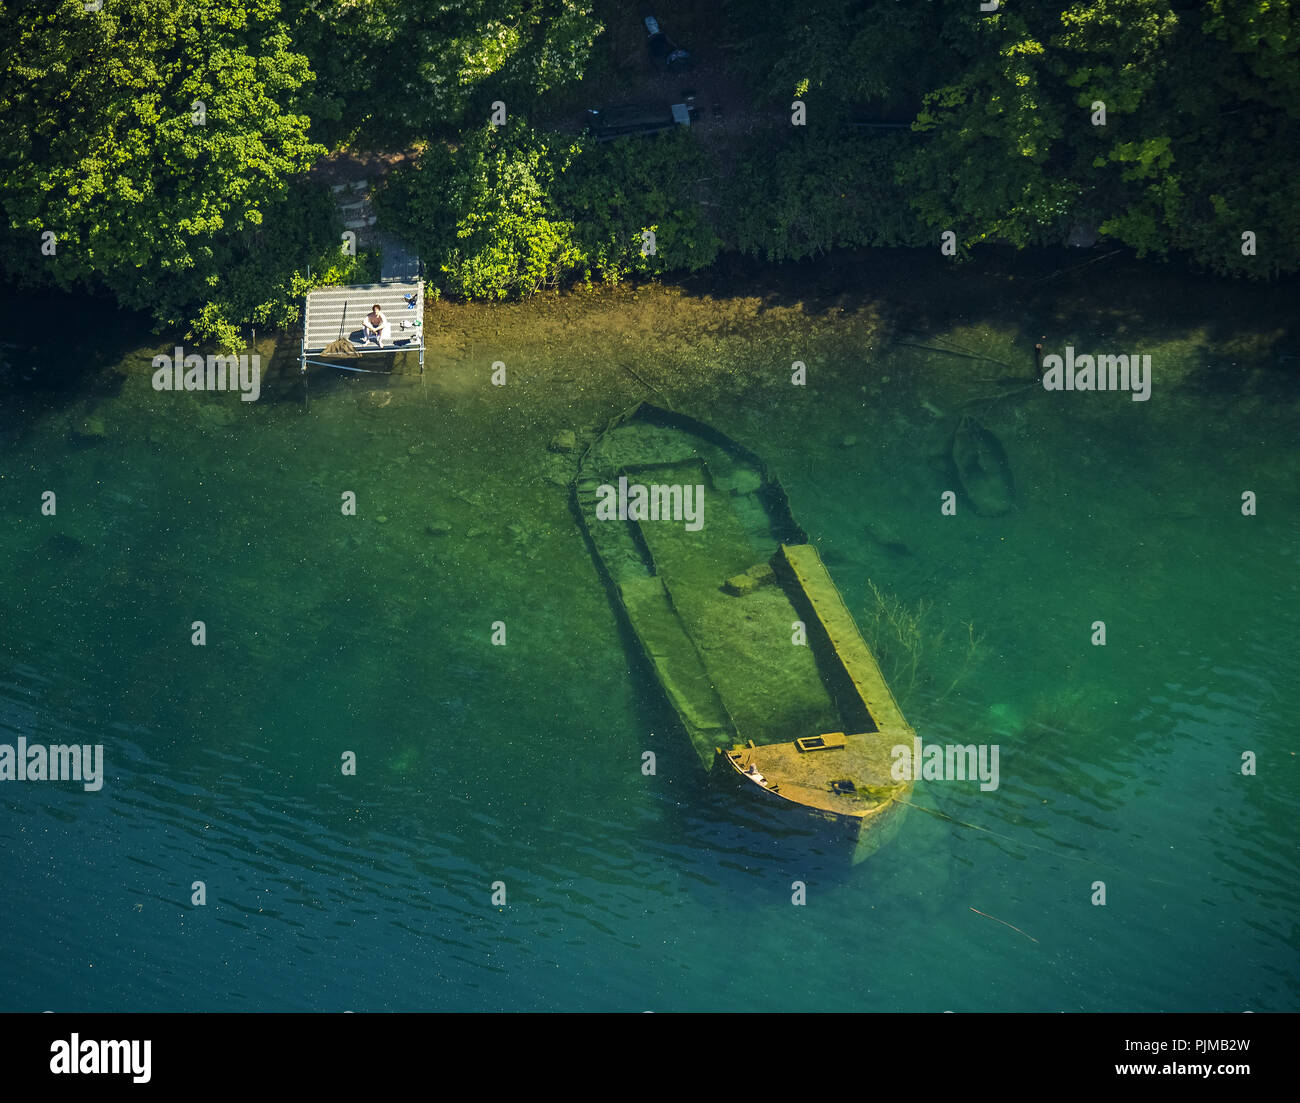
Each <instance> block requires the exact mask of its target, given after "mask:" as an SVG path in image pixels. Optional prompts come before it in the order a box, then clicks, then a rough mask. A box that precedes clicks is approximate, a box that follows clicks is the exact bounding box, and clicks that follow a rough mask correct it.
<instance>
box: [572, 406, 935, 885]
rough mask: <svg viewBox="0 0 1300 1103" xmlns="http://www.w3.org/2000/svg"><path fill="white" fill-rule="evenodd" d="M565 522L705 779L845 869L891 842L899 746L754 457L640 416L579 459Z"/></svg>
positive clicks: (851, 627) (822, 579)
mask: <svg viewBox="0 0 1300 1103" xmlns="http://www.w3.org/2000/svg"><path fill="white" fill-rule="evenodd" d="M574 498H575V507H576V509H577V510H578V513H579V515H580V517H581V520H582V524H583V526H584V528H585V529H586V532H587V534H588V536H589V538H590V542H591V545H592V549H593V552H594V554H595V558H596V560H597V563H598V565H599V567H600V569H601V571H602V573H603V574H604V576H605V579H606V582H607V583H608V587H609V589H610V591H611V594H612V595H613V597H614V599H615V601H616V604H617V606H618V607H619V608H620V610H621V612H622V613H623V614H624V615H625V617H626V620H627V623H628V624H629V625H630V627H631V630H632V633H633V634H634V635H635V637H636V639H637V640H638V641H639V643H640V646H641V649H642V650H643V652H644V653H645V656H646V658H647V660H648V662H649V664H650V666H651V668H652V669H653V670H654V673H655V675H656V677H657V679H658V681H659V684H660V686H661V687H662V689H663V691H664V694H665V695H666V697H667V699H668V701H669V702H670V703H671V705H672V706H673V709H674V710H675V711H676V713H677V715H678V717H680V719H681V723H682V726H683V727H684V728H685V730H686V734H687V735H688V736H689V737H690V740H691V743H692V744H693V745H694V748H695V750H696V752H697V754H698V755H699V757H700V760H701V762H702V763H703V764H704V767H705V769H706V770H708V771H710V776H711V777H712V778H713V779H715V780H716V781H717V782H719V783H721V784H723V785H726V786H729V787H732V788H734V789H735V790H736V791H737V792H738V794H740V795H741V796H742V797H743V798H744V799H746V800H751V801H758V802H761V803H762V804H763V805H764V806H766V807H767V808H768V809H770V810H772V811H773V812H774V813H775V814H776V816H777V819H778V821H779V822H789V819H790V818H793V819H794V820H795V821H797V822H798V824H799V825H801V826H803V827H811V828H812V829H813V830H812V831H811V832H810V834H811V835H812V836H814V837H816V838H819V839H827V838H829V840H830V841H831V842H832V843H833V849H834V850H836V851H840V850H843V851H844V852H845V854H846V856H848V857H849V858H850V860H852V861H854V862H857V861H860V860H862V859H863V858H865V857H867V856H868V855H869V854H871V853H872V852H873V851H875V850H876V849H877V848H878V847H879V846H880V845H881V844H882V843H884V842H886V841H888V840H889V839H890V838H892V837H893V835H894V834H895V833H896V831H897V829H898V827H899V825H900V823H901V821H902V817H903V813H904V811H905V809H906V798H907V796H908V795H909V793H910V790H911V784H912V783H911V781H910V780H907V781H899V780H896V779H895V778H894V777H893V776H892V774H891V766H892V765H893V762H894V756H893V755H892V754H891V751H892V748H894V747H896V746H899V745H905V746H907V747H908V748H911V747H912V745H913V744H912V741H913V738H914V736H915V733H914V732H913V730H912V729H911V728H910V727H909V726H908V724H907V722H906V721H905V720H904V718H903V714H902V712H901V711H900V710H899V707H898V704H897V703H896V702H895V700H894V697H893V695H892V694H891V693H890V691H889V687H888V686H887V685H886V683H885V679H884V677H883V675H882V674H881V672H880V667H879V666H878V665H877V663H876V660H875V658H874V656H873V655H872V653H871V650H870V649H869V647H868V646H867V644H866V642H865V641H864V640H863V638H862V635H861V633H860V632H859V630H858V627H857V625H856V624H855V623H854V621H853V617H852V616H851V615H850V613H849V611H848V609H847V607H846V606H845V604H844V600H843V598H842V597H841V596H840V593H839V590H838V589H836V587H835V584H834V583H833V582H832V581H831V578H830V576H829V575H828V574H827V571H826V568H825V566H824V565H823V563H822V560H821V557H820V556H819V555H818V553H817V549H816V547H815V546H814V545H812V544H811V543H809V541H808V537H807V534H806V533H805V532H804V530H803V529H802V528H800V527H799V525H798V524H797V523H796V522H795V520H794V518H793V517H792V516H791V513H790V507H789V502H788V500H787V497H786V494H785V491H784V490H783V489H782V487H781V485H780V483H779V482H778V481H777V479H776V478H775V477H774V476H773V475H772V474H771V473H770V472H769V471H768V470H767V468H766V466H765V465H764V464H763V462H762V460H760V459H759V458H758V456H756V455H755V454H754V453H753V452H751V451H749V450H748V449H746V448H744V447H742V446H741V445H739V444H737V443H736V442H735V441H733V440H731V439H730V438H728V437H726V436H724V435H723V434H722V433H719V432H718V431H716V430H715V429H713V428H711V427H710V426H708V425H705V424H704V423H703V422H699V421H696V420H695V419H693V418H690V417H687V416H685V415H683V414H680V413H676V412H674V411H671V410H666V409H662V408H660V407H657V406H653V405H651V404H649V403H641V404H640V405H638V406H636V407H635V408H634V409H632V410H630V411H628V412H627V413H625V414H623V415H621V416H620V417H617V418H615V419H614V420H613V421H611V422H610V423H609V425H608V426H606V428H605V429H604V430H603V431H602V432H601V434H600V435H599V436H598V437H597V438H596V439H595V440H594V441H593V442H592V444H591V445H590V446H589V447H588V449H587V450H586V452H585V453H584V454H583V456H582V458H581V460H580V462H579V466H578V471H577V475H576V477H575V481H574Z"/></svg>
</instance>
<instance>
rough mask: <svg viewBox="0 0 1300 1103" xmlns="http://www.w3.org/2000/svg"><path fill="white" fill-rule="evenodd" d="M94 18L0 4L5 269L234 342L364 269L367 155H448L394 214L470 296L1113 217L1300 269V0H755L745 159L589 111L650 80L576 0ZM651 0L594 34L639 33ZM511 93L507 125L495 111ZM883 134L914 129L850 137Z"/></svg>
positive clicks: (1263, 272) (1133, 237)
mask: <svg viewBox="0 0 1300 1103" xmlns="http://www.w3.org/2000/svg"><path fill="white" fill-rule="evenodd" d="M86 7H87V5H86V3H85V0H60V2H58V3H54V4H53V5H51V4H49V3H43V4H38V3H25V2H22V0H0V34H3V35H4V40H5V42H6V50H5V53H4V55H3V58H2V59H0V239H3V240H2V244H3V253H2V256H3V259H2V260H0V265H2V266H3V272H4V274H5V275H6V276H7V277H8V278H9V279H11V280H18V281H29V282H30V281H45V282H49V283H53V284H56V285H58V286H61V287H65V288H72V287H91V288H99V289H104V290H107V291H109V292H111V293H112V294H113V295H115V296H116V297H117V298H118V299H119V301H121V302H122V303H123V304H124V305H125V306H129V307H133V308H145V309H148V310H150V311H151V312H152V313H153V316H154V317H155V319H156V320H157V323H158V324H159V326H160V327H167V328H181V329H185V330H187V331H188V332H189V333H191V334H193V335H194V336H196V337H198V338H201V339H206V340H212V341H217V342H221V343H225V344H230V343H232V342H234V341H235V340H236V337H237V334H238V331H239V330H240V328H241V327H243V326H245V325H247V324H248V323H250V322H251V323H260V324H268V325H287V324H289V323H290V322H291V321H292V320H293V319H294V317H295V316H296V312H297V310H298V308H299V302H300V298H301V293H302V291H303V290H304V289H305V288H306V286H307V279H306V272H307V269H308V267H309V266H311V267H312V269H313V270H314V271H316V272H317V274H318V277H319V275H320V273H321V272H322V271H326V272H328V273H329V276H330V278H336V279H348V278H350V277H351V276H352V275H354V274H355V272H354V269H353V268H352V266H351V264H352V262H350V261H348V260H346V259H341V258H340V256H339V250H338V241H339V237H338V234H339V230H340V228H341V227H340V225H339V222H338V218H337V214H336V212H335V210H334V207H333V204H332V202H331V199H330V196H329V194H328V193H327V192H326V191H325V190H324V189H322V188H320V187H316V186H313V185H312V184H311V183H310V182H309V180H310V178H309V177H308V176H307V170H308V169H309V168H311V166H312V165H313V164H315V163H316V162H317V161H319V160H320V159H321V158H322V157H323V156H324V155H325V154H326V153H327V152H328V151H332V150H336V149H339V148H342V147H346V146H348V145H349V144H353V145H358V146H361V147H363V148H367V149H380V150H390V151H395V150H401V149H407V148H409V147H412V146H414V147H416V148H423V149H424V153H423V154H422V156H421V157H420V158H419V159H418V161H416V162H415V163H414V164H413V165H411V166H410V167H409V168H407V169H405V170H402V171H401V172H399V173H398V174H396V176H395V177H394V178H393V179H391V180H390V181H389V184H388V186H387V187H386V188H385V189H383V190H382V194H381V195H380V196H379V199H378V207H379V210H380V212H381V215H382V217H383V219H384V220H385V222H386V223H387V224H388V225H389V226H391V227H393V228H396V229H398V230H400V231H401V232H403V233H405V234H407V235H409V236H410V238H411V240H412V243H413V244H415V245H416V246H417V247H418V248H419V250H420V252H421V255H422V256H423V257H424V259H425V261H426V263H427V264H428V267H429V269H430V279H431V280H432V281H433V282H434V283H435V284H436V285H437V287H438V288H439V289H440V290H441V291H443V292H445V293H447V294H450V295H460V296H470V297H486V298H500V297H506V296H516V295H527V294H530V293H532V292H533V291H534V290H536V289H537V288H540V287H546V286H555V285H556V284H558V283H560V282H562V281H564V280H567V279H585V280H592V279H603V280H619V279H624V278H627V277H629V276H635V275H643V276H649V275H659V274H664V273H669V272H673V271H698V270H700V269H702V268H705V267H707V266H708V265H710V264H711V263H713V261H714V260H715V259H716V258H717V257H718V255H719V254H720V253H723V252H734V253H740V254H744V255H749V256H754V257H761V258H764V259H768V260H801V259H812V258H816V257H818V256H821V255H823V254H825V253H826V252H827V251H829V250H833V249H842V248H862V247H872V246H897V245H915V246H924V247H929V248H933V247H935V246H936V245H937V242H938V240H939V235H940V234H941V233H942V232H943V231H945V230H952V231H953V232H954V233H955V234H956V236H957V238H958V241H959V242H960V244H961V246H962V249H963V251H969V250H970V249H973V248H977V247H978V246H979V245H980V244H981V243H988V242H1004V243H1010V244H1012V245H1015V246H1021V247H1023V246H1030V245H1051V244H1060V243H1062V242H1063V241H1064V240H1065V238H1066V236H1067V234H1068V233H1070V232H1071V230H1072V229H1074V230H1076V231H1078V230H1079V229H1080V228H1085V229H1088V228H1090V229H1092V230H1094V231H1096V232H1097V233H1099V234H1100V235H1101V236H1102V237H1103V238H1104V239H1107V240H1109V241H1111V242H1114V243H1118V244H1120V245H1124V246H1128V247H1131V248H1132V249H1133V250H1135V251H1136V252H1137V253H1138V254H1139V255H1141V256H1145V255H1151V256H1153V257H1162V258H1175V257H1181V258H1184V259H1185V260H1187V261H1189V262H1191V263H1192V264H1194V265H1198V266H1201V267H1204V268H1208V269H1211V270H1213V271H1216V272H1219V273H1223V274H1230V275H1240V276H1245V277H1251V278H1263V277H1270V276H1274V275H1277V274H1279V273H1286V272H1294V271H1296V269H1297V264H1298V261H1297V257H1300V171H1298V170H1300V165H1298V164H1297V162H1298V161H1300V152H1297V151H1300V141H1298V140H1297V139H1300V34H1298V33H1297V26H1296V17H1297V11H1296V7H1297V0H1204V2H1201V0H1074V2H1071V3H1060V2H1059V0H1058V2H1056V3H1050V2H1048V0H1014V2H1012V0H1007V2H1004V3H1003V4H1002V5H1001V6H1000V7H999V8H998V10H996V11H994V12H989V13H985V12H981V11H979V5H978V4H977V3H974V2H973V0H935V2H934V3H925V4H920V3H901V2H898V0H807V2H806V3H803V4H799V5H791V4H787V3H783V2H778V0H729V2H728V3H726V5H725V15H724V16H722V17H717V16H715V17H714V20H715V25H716V26H717V27H719V28H726V29H725V32H724V33H725V35H726V37H727V39H728V40H729V41H728V42H726V43H725V48H723V47H722V46H718V47H716V48H715V49H714V51H713V52H714V57H715V61H714V65H715V67H716V66H717V65H722V66H724V67H725V68H726V69H728V70H729V71H730V73H731V75H733V76H738V77H740V78H741V79H742V81H743V83H744V86H745V87H746V88H747V90H748V94H749V96H750V97H751V100H752V102H753V112H752V114H753V116H754V117H755V118H757V119H758V120H759V123H758V126H757V129H755V131H754V132H753V134H752V135H751V136H750V137H748V138H746V139H741V138H729V137H727V136H726V135H725V134H724V135H723V138H722V145H721V146H719V145H718V139H717V138H716V135H717V133H718V132H717V130H716V129H715V130H714V135H715V136H714V137H713V138H710V137H709V136H708V134H707V133H706V134H705V135H704V137H701V136H699V135H698V134H697V132H696V130H695V128H691V129H684V128H683V129H678V130H675V131H673V132H671V133H668V134H661V135H658V136H655V137H629V138H624V139H621V140H618V141H614V142H609V143H597V142H595V141H594V140H593V139H592V138H590V137H588V136H585V135H583V134H581V133H579V127H578V126H577V119H573V120H572V122H571V123H566V122H565V121H564V120H565V119H567V118H568V117H569V115H572V114H574V113H575V112H574V111H570V109H569V105H571V104H572V103H573V102H575V100H574V95H573V93H574V90H575V89H582V88H587V87H588V86H590V88H592V89H593V90H595V89H599V95H601V96H602V97H608V96H611V95H613V96H614V97H615V99H614V100H613V101H609V102H618V100H617V97H618V96H620V95H624V97H625V98H627V97H629V96H632V95H633V94H634V90H635V89H640V90H641V91H640V92H639V93H636V94H641V95H644V94H645V93H644V89H645V88H646V87H647V85H646V84H645V82H644V80H643V79H642V76H643V75H644V68H645V65H646V64H648V63H647V62H646V59H644V58H639V59H638V58H635V57H634V58H633V59H631V60H630V61H629V60H628V59H623V58H620V59H618V60H617V61H611V60H610V56H611V55H610V53H609V51H605V52H604V53H603V54H602V53H601V51H600V50H599V49H598V43H599V41H600V36H601V35H602V32H603V30H604V27H603V24H602V22H601V20H598V19H597V17H596V14H595V10H594V5H593V4H592V3H587V2H584V0H443V2H441V3H437V4H414V3H411V2H410V0H102V3H101V4H100V5H99V8H98V10H94V11H87V10H86ZM635 7H636V5H632V4H629V3H620V2H615V0H609V2H607V3H604V4H602V5H601V9H600V12H601V19H603V20H605V21H618V24H619V26H620V27H621V28H622V31H626V32H628V33H629V34H630V36H631V40H635V39H636V38H637V36H639V35H640V34H641V31H640V28H639V26H638V23H637V21H638V18H639V17H638V14H637V12H636V11H635V10H634V9H635ZM620 33H622V32H620ZM642 41H643V39H642ZM598 58H604V60H603V62H601V64H599V65H598V64H597V60H598ZM620 65H622V66H625V67H627V66H630V68H629V69H628V71H627V72H626V73H624V72H621V71H620V70H619V66H620ZM638 65H639V66H641V68H637V66H638ZM602 66H603V67H602ZM596 70H599V71H598V72H596ZM593 74H594V75H593ZM637 74H642V76H638V75H637ZM704 79H705V80H706V81H707V80H708V79H711V78H708V77H707V76H706V77H705V78H704ZM584 81H585V82H587V83H586V84H584ZM638 82H640V83H638ZM620 89H622V91H620ZM796 98H797V99H800V100H801V101H803V102H804V103H805V104H806V108H807V112H808V125H807V126H806V127H796V126H792V125H791V118H790V108H791V103H792V100H793V99H796ZM498 100H500V101H502V102H503V103H504V104H505V105H506V108H507V113H508V118H509V123H508V124H507V125H506V126H505V127H492V126H488V125H486V122H487V119H488V116H489V113H490V106H491V104H492V103H494V102H495V101H498ZM601 102H607V101H606V100H605V99H602V100H601ZM566 112H568V115H566ZM863 116H866V117H869V118H874V119H878V120H879V119H889V120H896V121H899V122H902V123H904V124H910V130H906V129H904V130H898V131H890V132H879V131H876V132H866V133H863V132H859V131H854V130H853V129H852V128H851V127H850V125H849V123H850V121H851V120H853V119H855V118H861V117H863ZM541 118H548V119H551V120H556V121H553V122H552V123H550V124H549V126H550V127H552V129H547V128H545V127H543V126H541V125H540V124H539V123H538V122H537V120H538V119H541ZM1252 235H1253V237H1254V238H1255V239H1257V248H1256V249H1253V250H1252V249H1250V248H1246V247H1244V245H1243V242H1244V240H1245V238H1247V237H1250V236H1252ZM651 244H652V245H653V247H649V246H650V245H651Z"/></svg>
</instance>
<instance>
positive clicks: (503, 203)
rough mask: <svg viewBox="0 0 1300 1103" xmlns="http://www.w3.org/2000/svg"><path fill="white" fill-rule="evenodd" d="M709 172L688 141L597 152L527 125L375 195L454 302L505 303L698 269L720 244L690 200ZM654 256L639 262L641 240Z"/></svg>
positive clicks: (628, 143)
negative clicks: (647, 240)
mask: <svg viewBox="0 0 1300 1103" xmlns="http://www.w3.org/2000/svg"><path fill="white" fill-rule="evenodd" d="M708 170H709V164H708V162H707V160H706V159H705V158H704V155H703V154H702V153H701V152H700V151H699V149H698V147H697V146H696V145H695V143H694V142H693V141H692V138H691V136H690V135H689V134H686V133H674V134H669V135H663V136H660V137H656V138H651V139H645V138H633V139H625V140H623V141H616V142H609V143H603V144H601V143H597V142H595V141H593V140H591V139H587V138H582V139H576V138H571V137H566V136H563V135H539V134H536V133H534V132H533V131H531V130H529V129H528V128H527V127H526V126H524V125H523V124H521V123H514V124H510V125H508V126H506V127H503V128H497V127H492V126H488V127H483V128H480V129H479V130H476V131H474V132H472V133H471V134H470V135H469V136H468V137H467V138H466V140H465V142H464V143H463V144H462V145H461V146H460V147H459V148H457V149H451V148H449V147H447V146H445V145H441V144H439V145H435V146H433V147H430V149H429V150H428V151H427V152H426V153H425V154H424V155H423V156H422V157H421V158H420V159H419V161H418V162H417V163H416V164H415V165H414V166H413V167H411V168H409V169H407V170H404V171H402V172H399V173H397V174H395V175H394V176H393V177H392V178H391V180H390V183H389V186H388V187H387V188H386V189H385V191H384V192H383V193H382V194H381V195H380V196H379V197H378V198H377V204H378V207H379V210H380V211H381V212H382V213H383V215H384V217H385V218H386V219H388V220H389V221H390V223H391V224H393V225H396V226H398V227H400V228H401V230H402V231H403V232H404V233H406V234H407V235H408V236H409V238H410V240H411V241H412V242H413V243H414V244H415V245H416V246H417V247H418V248H419V249H420V251H421V253H422V255H423V256H424V257H425V260H426V262H429V264H430V267H431V268H432V269H434V270H435V271H436V272H437V273H439V274H438V276H437V277H436V282H437V284H438V285H439V287H440V288H441V289H442V290H443V291H445V292H446V293H448V294H450V295H455V296H462V297H469V298H489V299H502V298H514V297H519V296H524V295H529V294H532V293H533V292H535V291H537V290H540V289H541V288H543V287H554V286H556V285H558V284H559V282H560V281H561V280H563V279H566V278H574V277H580V278H583V279H587V280H590V279H592V278H593V277H596V276H599V277H601V278H603V279H606V280H609V281H611V282H616V281H618V280H620V279H623V278H625V277H627V276H628V275H631V274H640V275H654V274H658V273H662V272H666V271H673V270H686V271H697V270H698V269H700V268H704V267H707V266H708V265H709V264H711V263H713V261H714V259H715V258H716V256H717V252H718V244H719V243H718V239H717V237H716V236H715V235H714V233H713V231H712V228H711V227H710V226H709V224H708V222H707V220H706V219H705V217H704V214H703V210H702V208H701V206H700V204H699V203H698V202H697V201H696V199H695V198H694V192H695V185H696V184H697V183H698V182H699V174H700V173H707V172H708ZM643 230H653V231H654V233H655V238H656V242H655V244H656V249H655V253H654V254H652V255H642V243H643V240H644V239H643V237H642V231H643Z"/></svg>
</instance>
